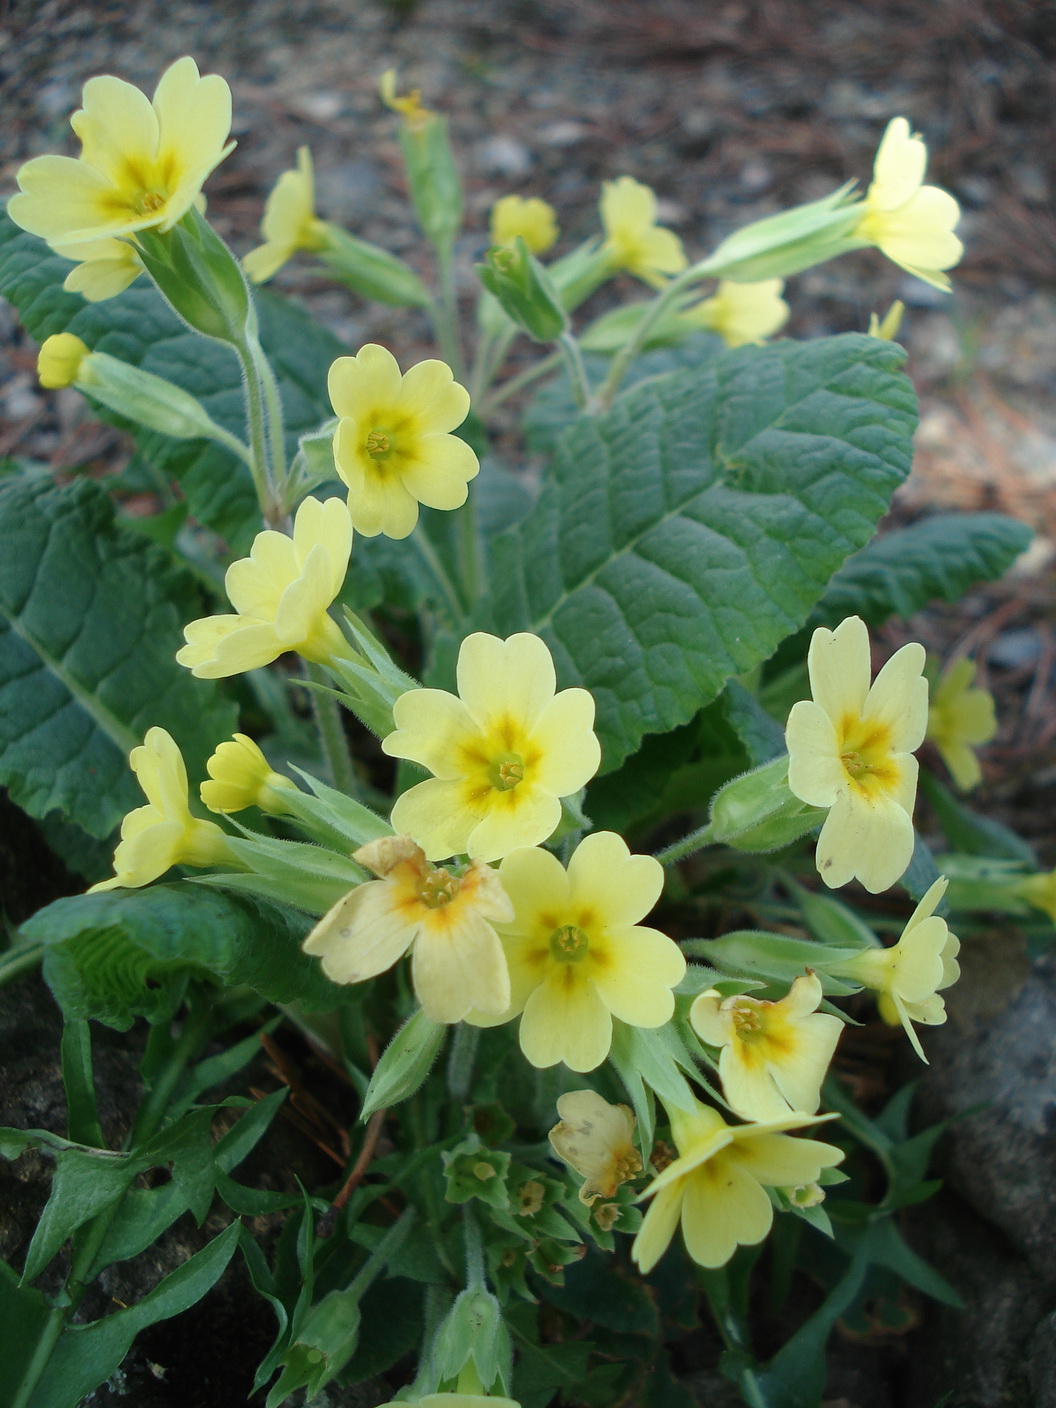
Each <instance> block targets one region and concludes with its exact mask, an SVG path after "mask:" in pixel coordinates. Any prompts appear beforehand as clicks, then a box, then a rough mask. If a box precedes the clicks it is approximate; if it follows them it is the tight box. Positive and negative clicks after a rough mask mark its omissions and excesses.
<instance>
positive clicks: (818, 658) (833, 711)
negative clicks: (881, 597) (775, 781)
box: [804, 616, 872, 805]
mask: <svg viewBox="0 0 1056 1408" xmlns="http://www.w3.org/2000/svg"><path fill="white" fill-rule="evenodd" d="M807 669H808V671H809V673H810V690H811V694H812V695H813V696H814V701H815V703H816V704H820V705H821V707H822V708H823V709H824V710H825V712H826V714H828V716H829V718H830V719H831V720H832V722H833V723H834V724H835V725H836V727H837V728H839V727H840V724H841V723H842V721H843V720H844V719H845V718H848V717H852V718H860V717H861V713H862V708H863V705H864V704H865V699H866V695H867V694H868V693H869V679H870V675H871V673H872V671H871V669H870V663H869V632H868V631H867V630H866V626H865V622H864V621H863V620H862V619H861V617H860V616H848V617H847V619H846V620H845V621H841V622H840V624H839V625H838V626H837V627H836V629H835V630H834V631H830V630H827V629H826V627H824V626H819V627H818V628H817V630H816V631H815V632H814V634H813V636H812V637H811V640H810V649H809V650H808V651H807ZM804 800H806V799H804ZM812 805H817V804H812ZM822 805H824V804H822Z"/></svg>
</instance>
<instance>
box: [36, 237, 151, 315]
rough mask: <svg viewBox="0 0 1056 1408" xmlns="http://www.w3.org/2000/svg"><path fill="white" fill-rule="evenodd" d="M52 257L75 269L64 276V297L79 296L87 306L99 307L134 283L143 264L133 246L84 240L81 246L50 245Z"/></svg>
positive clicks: (125, 243) (124, 241)
mask: <svg viewBox="0 0 1056 1408" xmlns="http://www.w3.org/2000/svg"><path fill="white" fill-rule="evenodd" d="M52 249H54V251H55V253H56V254H61V255H62V257H63V259H73V260H74V261H76V267H75V268H73V269H71V270H70V272H69V273H68V274H67V275H66V280H65V282H64V283H63V285H62V286H63V288H64V289H65V290H66V292H67V293H79V294H82V295H83V297H85V298H87V300H88V302H89V303H101V302H102V301H103V300H104V299H107V298H116V297H117V295H118V294H119V293H124V291H125V289H126V288H128V286H129V285H130V284H133V283H135V281H136V279H138V278H139V276H140V274H142V272H143V264H142V262H141V261H140V258H139V255H138V254H137V253H136V249H135V246H134V245H132V244H130V243H129V241H128V240H116V239H106V240H88V241H87V242H86V243H84V244H53V245H52Z"/></svg>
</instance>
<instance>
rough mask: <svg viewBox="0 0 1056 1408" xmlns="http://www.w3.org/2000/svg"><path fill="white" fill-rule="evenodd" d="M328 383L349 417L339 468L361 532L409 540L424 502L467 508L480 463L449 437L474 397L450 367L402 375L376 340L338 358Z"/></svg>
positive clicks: (431, 366)
mask: <svg viewBox="0 0 1056 1408" xmlns="http://www.w3.org/2000/svg"><path fill="white" fill-rule="evenodd" d="M327 385H328V387H329V391H330V400H331V402H332V403H333V407H334V410H335V411H336V412H337V414H338V415H339V416H340V417H341V420H340V423H339V424H338V427H337V431H336V433H335V435H334V463H335V464H336V465H337V472H338V474H339V475H340V476H341V478H342V480H343V481H344V483H345V484H347V485H348V509H349V512H350V513H351V515H352V522H353V524H354V525H355V529H356V532H357V533H362V534H364V536H365V537H368V538H373V537H376V536H377V534H379V533H384V534H385V536H386V537H388V538H406V537H407V535H408V533H410V532H411V530H412V529H413V528H414V525H415V524H416V523H417V522H418V505H419V504H420V503H422V504H425V505H426V506H427V507H428V508H444V509H451V508H461V506H462V505H463V504H464V503H465V502H466V498H467V496H468V494H469V489H468V487H467V486H468V483H469V480H471V479H473V478H474V477H475V476H476V474H477V471H478V470H479V469H480V465H479V464H478V463H477V457H476V455H475V454H474V453H473V451H472V450H471V449H470V448H469V446H468V445H467V444H466V442H465V441H464V440H460V439H459V438H458V436H457V435H451V434H450V433H449V432H450V431H452V430H454V429H455V428H456V427H457V426H459V425H461V424H462V422H463V421H464V420H465V418H466V415H467V414H468V412H469V392H468V391H467V390H466V389H465V387H463V386H460V385H459V384H458V382H457V381H455V380H454V379H453V377H452V375H451V368H450V367H449V366H448V365H447V363H446V362H438V361H428V362H419V363H418V364H417V366H414V367H412V368H411V369H410V371H409V372H408V373H407V374H406V376H401V375H400V367H399V363H398V362H397V361H396V358H395V357H394V356H393V355H392V353H391V352H388V351H386V349H385V348H384V347H379V346H377V344H375V343H372V342H369V343H368V344H367V345H366V347H363V348H361V349H360V351H359V353H358V354H357V355H356V356H355V357H338V359H337V361H336V362H334V363H333V365H332V366H331V368H330V375H329V377H328V380H327Z"/></svg>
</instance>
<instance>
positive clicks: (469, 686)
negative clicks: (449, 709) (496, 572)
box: [458, 631, 557, 732]
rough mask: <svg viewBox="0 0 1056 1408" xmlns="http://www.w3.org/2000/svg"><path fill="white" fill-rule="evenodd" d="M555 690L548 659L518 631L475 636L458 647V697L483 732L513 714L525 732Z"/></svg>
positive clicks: (540, 644)
mask: <svg viewBox="0 0 1056 1408" xmlns="http://www.w3.org/2000/svg"><path fill="white" fill-rule="evenodd" d="M556 688H557V675H556V673H555V671H554V662H553V658H552V657H551V655H550V651H549V650H548V649H547V647H546V642H545V641H544V640H542V639H541V638H540V637H539V636H535V635H531V634H529V633H528V632H527V631H520V632H518V633H517V634H516V635H512V636H510V637H508V639H506V640H501V639H500V638H499V637H498V636H492V635H488V634H487V633H486V632H485V631H474V632H473V634H472V635H468V636H466V638H465V640H464V641H463V642H462V646H461V649H460V650H459V652H458V693H459V696H460V698H461V699H462V700H463V702H464V703H465V706H466V708H467V709H468V710H469V712H470V714H471V715H472V716H473V718H474V720H475V721H476V723H477V724H478V725H479V726H480V727H481V728H482V729H485V728H487V727H488V726H489V725H491V724H494V723H498V722H500V721H501V720H502V719H504V718H505V717H507V716H510V715H512V716H513V717H514V718H516V720H517V723H518V724H519V725H521V726H522V727H523V729H524V731H525V732H530V731H531V730H532V728H533V726H534V724H535V722H536V720H537V718H538V717H539V715H540V714H541V713H542V711H543V710H544V708H545V707H546V706H547V704H549V703H550V701H551V700H552V699H553V697H554V691H555V690H556Z"/></svg>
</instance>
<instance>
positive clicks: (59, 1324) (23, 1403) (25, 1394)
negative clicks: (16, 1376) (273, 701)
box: [11, 1309, 66, 1408]
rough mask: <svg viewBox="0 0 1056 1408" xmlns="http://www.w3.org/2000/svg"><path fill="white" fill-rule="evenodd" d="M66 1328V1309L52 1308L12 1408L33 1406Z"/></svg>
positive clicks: (12, 1401)
mask: <svg viewBox="0 0 1056 1408" xmlns="http://www.w3.org/2000/svg"><path fill="white" fill-rule="evenodd" d="M65 1328H66V1312H65V1310H61V1309H55V1310H52V1311H51V1312H50V1313H49V1315H48V1318H47V1321H46V1322H45V1325H44V1328H43V1330H42V1331H41V1335H40V1339H39V1340H38V1341H37V1347H36V1349H35V1350H34V1351H33V1358H32V1359H31V1360H30V1361H29V1365H28V1366H27V1368H26V1373H25V1377H24V1378H23V1380H22V1383H21V1384H20V1385H19V1388H18V1392H17V1393H16V1394H15V1396H14V1398H13V1399H12V1400H11V1408H31V1405H32V1402H33V1394H34V1393H35V1391H36V1387H37V1385H38V1384H39V1383H40V1380H41V1377H42V1375H43V1373H44V1370H45V1369H46V1368H47V1367H48V1363H49V1362H50V1360H51V1356H52V1354H53V1353H54V1352H55V1346H56V1345H57V1344H58V1342H59V1340H60V1339H61V1337H62V1332H63V1330H64V1329H65Z"/></svg>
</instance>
